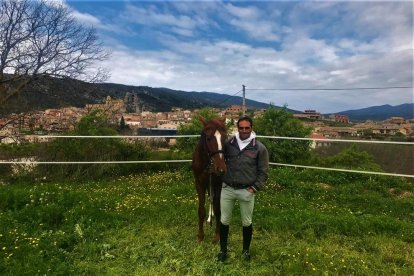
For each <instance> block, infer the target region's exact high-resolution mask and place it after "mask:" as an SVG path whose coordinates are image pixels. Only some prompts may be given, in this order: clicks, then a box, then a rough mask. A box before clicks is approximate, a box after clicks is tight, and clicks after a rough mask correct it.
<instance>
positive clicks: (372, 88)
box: [246, 86, 413, 91]
mask: <svg viewBox="0 0 414 276" xmlns="http://www.w3.org/2000/svg"><path fill="white" fill-rule="evenodd" d="M409 88H411V89H412V88H413V87H412V86H385V87H349V88H246V90H274V91H283V90H286V91H331V90H332V91H338V90H385V89H409Z"/></svg>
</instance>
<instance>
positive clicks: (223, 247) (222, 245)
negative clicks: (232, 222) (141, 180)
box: [220, 222, 230, 252]
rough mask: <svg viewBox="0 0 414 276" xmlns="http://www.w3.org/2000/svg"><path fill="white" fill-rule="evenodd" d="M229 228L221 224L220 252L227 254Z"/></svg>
mask: <svg viewBox="0 0 414 276" xmlns="http://www.w3.org/2000/svg"><path fill="white" fill-rule="evenodd" d="M229 228H230V227H229V226H228V225H224V224H223V223H221V222H220V251H222V252H227V240H228V237H229Z"/></svg>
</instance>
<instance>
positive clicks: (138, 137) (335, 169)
mask: <svg viewBox="0 0 414 276" xmlns="http://www.w3.org/2000/svg"><path fill="white" fill-rule="evenodd" d="M199 136H200V135H165V136H155V135H153V136H139V135H130V136H77V135H54V136H52V135H50V136H49V135H39V136H38V138H47V139H54V138H78V139H97V138H99V139H114V138H115V139H140V138H186V137H187V138H188V137H199ZM256 137H258V138H267V139H283V140H307V141H323V142H348V143H375V144H395V145H414V142H398V141H371V140H347V139H326V138H303V137H283V136H262V135H257V136H256ZM185 162H191V160H152V161H148V160H145V161H138V160H136V161H53V162H52V161H51V162H48V161H32V160H26V161H0V164H27V165H35V164H128V163H129V164H139V163H185ZM269 164H270V165H274V166H285V167H295V168H305V169H316V170H326V171H339V172H351V173H361V174H374V175H387V176H398V177H408V178H414V175H410V174H398V173H386V172H371V171H359V170H350V169H338V168H326V167H316V166H305V165H295V164H284V163H274V162H269Z"/></svg>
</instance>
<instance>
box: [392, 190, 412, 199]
mask: <svg viewBox="0 0 414 276" xmlns="http://www.w3.org/2000/svg"><path fill="white" fill-rule="evenodd" d="M389 192H390V194H392V195H393V196H396V197H398V198H410V197H413V196H414V193H413V192H409V191H397V190H396V189H395V188H391V189H389Z"/></svg>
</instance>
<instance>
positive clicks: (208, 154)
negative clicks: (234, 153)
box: [201, 132, 224, 170]
mask: <svg viewBox="0 0 414 276" xmlns="http://www.w3.org/2000/svg"><path fill="white" fill-rule="evenodd" d="M201 136H202V137H203V142H204V146H205V148H206V150H207V156H208V160H209V162H208V164H207V167H206V170H209V169H210V168H211V166H212V165H213V156H214V155H216V154H219V153H222V154H224V150H222V149H221V150H216V151H213V152H210V151H209V150H208V146H207V136H206V134H205V133H204V132H203V133H202V134H201Z"/></svg>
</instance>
